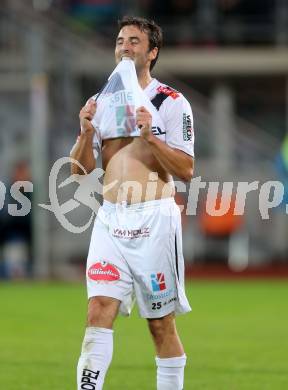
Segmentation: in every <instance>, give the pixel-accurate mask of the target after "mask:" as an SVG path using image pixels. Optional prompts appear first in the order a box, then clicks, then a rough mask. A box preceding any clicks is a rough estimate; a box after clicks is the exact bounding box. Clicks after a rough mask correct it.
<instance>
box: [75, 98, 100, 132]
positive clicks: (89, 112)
mask: <svg viewBox="0 0 288 390" xmlns="http://www.w3.org/2000/svg"><path fill="white" fill-rule="evenodd" d="M96 107H97V105H96V102H95V100H94V99H92V98H91V99H89V100H88V102H87V103H86V104H85V106H84V107H82V109H81V111H80V113H79V118H80V126H81V133H85V134H91V135H93V134H94V132H95V129H94V127H93V126H92V123H91V120H92V119H93V116H94V115H95V112H96Z"/></svg>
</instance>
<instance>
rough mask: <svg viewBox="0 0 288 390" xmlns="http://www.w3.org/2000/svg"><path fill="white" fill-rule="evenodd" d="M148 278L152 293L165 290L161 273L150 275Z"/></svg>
mask: <svg viewBox="0 0 288 390" xmlns="http://www.w3.org/2000/svg"><path fill="white" fill-rule="evenodd" d="M150 277H151V285H152V290H153V291H163V290H165V289H166V283H165V275H164V273H163V272H159V273H157V274H151V275H150Z"/></svg>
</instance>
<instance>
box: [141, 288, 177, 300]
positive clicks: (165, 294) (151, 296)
mask: <svg viewBox="0 0 288 390" xmlns="http://www.w3.org/2000/svg"><path fill="white" fill-rule="evenodd" d="M174 293H175V289H174V288H170V289H169V290H167V291H164V292H160V293H159V294H146V299H147V300H148V301H157V300H159V299H164V298H168V297H170V295H172V294H174Z"/></svg>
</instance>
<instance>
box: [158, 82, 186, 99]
mask: <svg viewBox="0 0 288 390" xmlns="http://www.w3.org/2000/svg"><path fill="white" fill-rule="evenodd" d="M157 91H158V92H159V93H164V95H167V96H171V97H172V99H177V98H178V97H179V96H180V94H179V92H177V91H175V89H172V88H170V87H163V86H162V85H160V87H158V88H157Z"/></svg>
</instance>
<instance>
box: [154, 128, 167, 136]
mask: <svg viewBox="0 0 288 390" xmlns="http://www.w3.org/2000/svg"><path fill="white" fill-rule="evenodd" d="M152 133H153V134H154V135H164V134H166V131H165V130H161V129H160V127H158V126H152Z"/></svg>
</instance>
